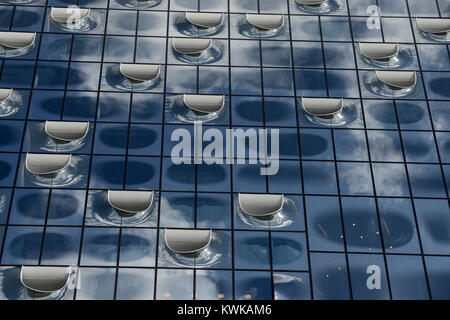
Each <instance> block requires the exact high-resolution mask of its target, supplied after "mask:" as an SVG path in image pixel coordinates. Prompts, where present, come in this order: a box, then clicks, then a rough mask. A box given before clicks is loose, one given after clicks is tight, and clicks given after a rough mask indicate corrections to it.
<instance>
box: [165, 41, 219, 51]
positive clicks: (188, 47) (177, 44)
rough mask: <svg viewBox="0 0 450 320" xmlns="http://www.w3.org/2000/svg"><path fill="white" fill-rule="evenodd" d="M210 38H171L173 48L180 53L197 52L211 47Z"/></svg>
mask: <svg viewBox="0 0 450 320" xmlns="http://www.w3.org/2000/svg"><path fill="white" fill-rule="evenodd" d="M211 43H212V39H193V38H173V48H174V50H175V51H177V52H179V53H181V54H199V53H202V52H203V51H205V50H207V49H208V48H209V47H211Z"/></svg>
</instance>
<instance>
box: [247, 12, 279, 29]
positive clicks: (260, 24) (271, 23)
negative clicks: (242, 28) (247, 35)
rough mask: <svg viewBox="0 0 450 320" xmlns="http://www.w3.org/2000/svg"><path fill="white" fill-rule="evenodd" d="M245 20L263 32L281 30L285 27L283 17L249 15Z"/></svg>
mask: <svg viewBox="0 0 450 320" xmlns="http://www.w3.org/2000/svg"><path fill="white" fill-rule="evenodd" d="M245 18H246V19H247V22H248V23H250V24H251V25H253V26H255V27H257V28H259V29H262V30H274V29H279V28H281V27H282V26H283V25H284V17H283V15H272V14H248V13H247V14H246V15H245Z"/></svg>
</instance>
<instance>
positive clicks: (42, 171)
mask: <svg viewBox="0 0 450 320" xmlns="http://www.w3.org/2000/svg"><path fill="white" fill-rule="evenodd" d="M71 157H72V155H71V154H51V153H27V156H26V159H25V167H26V168H27V170H28V171H29V172H31V173H33V174H39V175H48V174H54V173H58V172H60V171H62V170H64V169H65V168H66V167H67V166H68V165H69V163H70V159H71Z"/></svg>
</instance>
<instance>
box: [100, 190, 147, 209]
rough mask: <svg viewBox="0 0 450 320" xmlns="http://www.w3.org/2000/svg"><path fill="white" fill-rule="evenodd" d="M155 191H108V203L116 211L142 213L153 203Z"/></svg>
mask: <svg viewBox="0 0 450 320" xmlns="http://www.w3.org/2000/svg"><path fill="white" fill-rule="evenodd" d="M153 197H154V192H153V191H129V190H108V203H109V204H110V205H111V207H113V208H114V209H116V210H119V211H123V212H127V213H133V214H137V213H141V212H144V211H145V210H147V209H148V208H150V206H151V205H152V203H153Z"/></svg>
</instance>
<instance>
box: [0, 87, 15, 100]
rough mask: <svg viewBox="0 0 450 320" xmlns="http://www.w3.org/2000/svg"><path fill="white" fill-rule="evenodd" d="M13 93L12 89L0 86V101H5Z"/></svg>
mask: <svg viewBox="0 0 450 320" xmlns="http://www.w3.org/2000/svg"><path fill="white" fill-rule="evenodd" d="M12 93H13V89H1V88H0V103H3V102H5V101H6V100H8V99H9V98H11V96H12Z"/></svg>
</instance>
